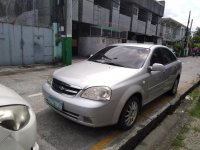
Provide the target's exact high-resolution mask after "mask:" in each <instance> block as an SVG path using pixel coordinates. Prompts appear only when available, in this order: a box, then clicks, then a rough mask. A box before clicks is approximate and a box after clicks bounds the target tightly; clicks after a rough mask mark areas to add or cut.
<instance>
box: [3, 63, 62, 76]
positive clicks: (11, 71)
mask: <svg viewBox="0 0 200 150" xmlns="http://www.w3.org/2000/svg"><path fill="white" fill-rule="evenodd" d="M63 66H64V65H62V64H55V65H42V66H40V65H33V66H20V67H19V66H18V67H16V66H15V67H10V68H9V69H7V68H6V69H7V70H5V71H4V70H3V68H0V76H9V75H13V74H19V73H25V72H34V71H42V70H46V69H53V68H58V67H63Z"/></svg>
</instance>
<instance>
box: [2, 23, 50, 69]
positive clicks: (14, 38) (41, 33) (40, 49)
mask: <svg viewBox="0 0 200 150" xmlns="http://www.w3.org/2000/svg"><path fill="white" fill-rule="evenodd" d="M52 43H53V42H52V30H51V29H49V28H37V27H30V26H20V25H12V24H6V23H0V46H1V49H0V53H1V55H0V65H1V66H2V65H29V64H34V63H50V62H52V57H53V44H52Z"/></svg>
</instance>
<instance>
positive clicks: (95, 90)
mask: <svg viewBox="0 0 200 150" xmlns="http://www.w3.org/2000/svg"><path fill="white" fill-rule="evenodd" d="M81 97H83V98H86V99H91V100H105V101H108V100H110V98H111V89H110V88H109V87H90V88H88V89H86V90H85V91H84V92H83V93H82V95H81Z"/></svg>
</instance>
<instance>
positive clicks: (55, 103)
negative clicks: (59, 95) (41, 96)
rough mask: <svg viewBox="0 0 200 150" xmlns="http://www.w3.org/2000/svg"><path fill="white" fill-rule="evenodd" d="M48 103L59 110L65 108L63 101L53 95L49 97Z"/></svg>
mask: <svg viewBox="0 0 200 150" xmlns="http://www.w3.org/2000/svg"><path fill="white" fill-rule="evenodd" d="M47 101H48V103H49V105H51V106H53V107H54V108H56V109H58V110H61V111H62V109H63V102H61V101H59V100H57V99H55V98H53V97H49V98H48V100H47Z"/></svg>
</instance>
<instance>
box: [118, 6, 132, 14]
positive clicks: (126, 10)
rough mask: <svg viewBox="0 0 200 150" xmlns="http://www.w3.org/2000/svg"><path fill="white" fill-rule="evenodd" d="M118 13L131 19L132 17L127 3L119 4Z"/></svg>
mask: <svg viewBox="0 0 200 150" xmlns="http://www.w3.org/2000/svg"><path fill="white" fill-rule="evenodd" d="M120 13H121V14H123V15H126V16H130V17H131V16H132V13H131V5H129V4H128V3H121V4H120Z"/></svg>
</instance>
